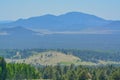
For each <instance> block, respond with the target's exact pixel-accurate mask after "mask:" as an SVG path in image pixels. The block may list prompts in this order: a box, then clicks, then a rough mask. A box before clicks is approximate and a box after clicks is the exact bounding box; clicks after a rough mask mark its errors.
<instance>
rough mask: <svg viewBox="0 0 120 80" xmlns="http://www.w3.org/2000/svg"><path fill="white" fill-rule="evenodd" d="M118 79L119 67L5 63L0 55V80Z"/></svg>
mask: <svg viewBox="0 0 120 80" xmlns="http://www.w3.org/2000/svg"><path fill="white" fill-rule="evenodd" d="M24 79H26V80H32V79H50V80H120V67H114V66H112V65H111V66H106V67H105V66H101V67H87V66H75V65H73V64H71V65H70V66H60V65H59V64H58V65H57V66H40V67H36V68H35V67H33V66H31V65H28V64H22V63H21V64H12V63H11V64H6V62H5V60H4V58H2V57H0V80H24Z"/></svg>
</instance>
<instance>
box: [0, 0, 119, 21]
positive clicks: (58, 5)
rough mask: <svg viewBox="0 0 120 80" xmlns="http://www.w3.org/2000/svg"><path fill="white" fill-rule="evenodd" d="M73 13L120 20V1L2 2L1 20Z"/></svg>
mask: <svg viewBox="0 0 120 80" xmlns="http://www.w3.org/2000/svg"><path fill="white" fill-rule="evenodd" d="M72 11H77V12H84V13H88V14H93V15H96V16H99V17H102V18H105V19H112V20H120V0H0V20H16V19H19V18H28V17H32V16H40V15H44V14H55V15H59V14H63V13H66V12H72Z"/></svg>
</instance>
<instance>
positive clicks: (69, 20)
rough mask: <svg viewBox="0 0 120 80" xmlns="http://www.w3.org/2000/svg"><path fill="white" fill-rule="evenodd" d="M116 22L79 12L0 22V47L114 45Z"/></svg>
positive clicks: (116, 43) (118, 25)
mask: <svg viewBox="0 0 120 80" xmlns="http://www.w3.org/2000/svg"><path fill="white" fill-rule="evenodd" d="M119 34H120V21H119V20H118V21H112V20H105V19H103V18H100V17H97V16H94V15H90V14H85V13H81V12H70V13H66V14H62V15H59V16H55V15H50V14H48V15H43V16H38V17H31V18H28V19H19V20H17V21H13V22H9V23H3V24H0V44H1V45H0V48H88V49H89V48H91V46H92V48H97V49H99V48H109V49H111V48H113V47H114V48H116V47H118V46H119V44H120V42H119V41H120V37H119V36H118V35H119Z"/></svg>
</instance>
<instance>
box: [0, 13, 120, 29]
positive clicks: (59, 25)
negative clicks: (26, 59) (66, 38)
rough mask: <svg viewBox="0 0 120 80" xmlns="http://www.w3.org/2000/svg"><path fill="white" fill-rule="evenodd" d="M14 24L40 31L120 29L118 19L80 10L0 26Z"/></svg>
mask: <svg viewBox="0 0 120 80" xmlns="http://www.w3.org/2000/svg"><path fill="white" fill-rule="evenodd" d="M16 26H22V27H25V28H30V29H37V30H40V31H41V30H49V31H82V30H118V29H120V27H119V26H120V21H112V20H105V19H103V18H100V17H97V16H94V15H90V14H85V13H81V12H69V13H66V14H62V15H59V16H55V15H50V14H48V15H43V16H38V17H31V18H28V19H19V20H17V21H13V22H10V23H4V24H0V28H6V27H9V28H10V27H16Z"/></svg>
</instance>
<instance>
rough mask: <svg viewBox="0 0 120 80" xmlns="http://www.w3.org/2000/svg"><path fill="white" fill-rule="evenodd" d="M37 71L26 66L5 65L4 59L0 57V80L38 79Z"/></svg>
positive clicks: (22, 64)
mask: <svg viewBox="0 0 120 80" xmlns="http://www.w3.org/2000/svg"><path fill="white" fill-rule="evenodd" d="M39 78H40V73H39V72H38V70H37V69H36V68H35V67H33V66H30V65H28V64H24V63H21V64H14V63H13V64H12V63H11V64H6V62H5V60H4V58H2V57H0V80H23V79H27V80H28V79H30V80H31V79H39Z"/></svg>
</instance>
